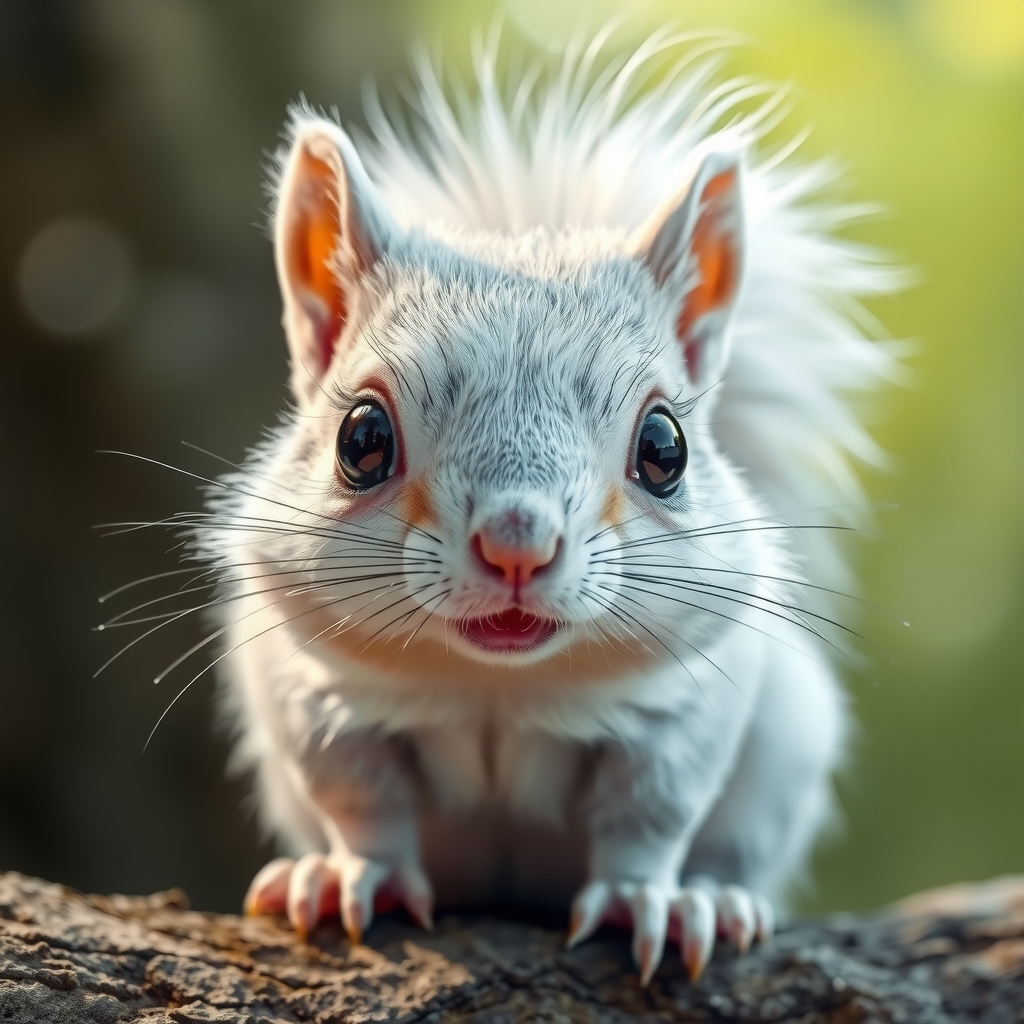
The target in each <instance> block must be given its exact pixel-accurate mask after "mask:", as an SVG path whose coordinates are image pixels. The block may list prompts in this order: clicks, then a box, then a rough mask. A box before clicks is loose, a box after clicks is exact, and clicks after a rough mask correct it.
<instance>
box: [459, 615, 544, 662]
mask: <svg viewBox="0 0 1024 1024" xmlns="http://www.w3.org/2000/svg"><path fill="white" fill-rule="evenodd" d="M459 632H460V633H461V634H462V636H463V637H465V639H466V640H468V641H469V642H470V643H471V644H474V645H475V646H477V647H481V648H483V649H484V650H485V651H492V652H499V653H500V652H505V653H509V654H511V653H519V654H521V653H522V652H524V651H532V650H533V649H534V648H535V647H540V645H541V644H542V643H544V642H545V641H546V640H550V639H551V638H552V637H553V636H554V635H555V633H557V632H558V623H557V622H556V621H555V620H554V619H545V618H542V617H541V616H539V615H533V614H532V613H530V612H525V611H523V609H522V608H506V609H505V610H504V611H501V612H497V613H496V614H494V615H485V616H483V617H482V618H479V619H463V620H462V621H461V622H460V623H459Z"/></svg>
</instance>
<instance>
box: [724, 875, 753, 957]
mask: <svg viewBox="0 0 1024 1024" xmlns="http://www.w3.org/2000/svg"><path fill="white" fill-rule="evenodd" d="M718 915H719V918H720V919H721V922H722V927H723V930H724V931H725V934H726V935H728V936H729V938H730V939H732V941H733V943H734V944H735V946H736V949H737V950H739V952H740V953H741V954H742V953H746V952H747V950H749V949H750V944H751V942H752V941H753V939H754V931H755V914H754V902H753V900H752V899H751V897H750V895H749V893H747V892H746V890H744V889H741V888H739V886H735V885H729V886H726V887H725V888H723V889H722V890H721V892H720V893H719V894H718Z"/></svg>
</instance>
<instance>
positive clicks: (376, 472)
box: [338, 402, 395, 487]
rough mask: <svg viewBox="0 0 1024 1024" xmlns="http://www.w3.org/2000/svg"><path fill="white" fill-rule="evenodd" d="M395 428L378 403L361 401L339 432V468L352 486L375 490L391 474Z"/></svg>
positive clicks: (393, 459) (393, 458) (393, 460)
mask: <svg viewBox="0 0 1024 1024" xmlns="http://www.w3.org/2000/svg"><path fill="white" fill-rule="evenodd" d="M394 462H395V428H394V427H392V426H391V420H390V419H388V414H387V413H386V412H385V411H384V410H383V409H382V408H381V407H380V406H379V405H378V404H377V403H376V402H360V404H359V405H357V406H356V407H355V408H354V409H353V410H352V411H351V412H350V413H349V414H348V415H347V416H346V417H345V419H344V421H343V422H342V424H341V430H339V431H338V465H339V466H341V471H342V473H344V474H345V479H346V480H348V482H349V483H350V484H352V486H353V487H376V486H377V484H380V483H383V482H384V481H385V480H387V478H388V477H389V476H390V475H391V470H392V467H393V466H394Z"/></svg>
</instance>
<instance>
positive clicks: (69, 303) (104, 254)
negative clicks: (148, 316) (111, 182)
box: [17, 217, 131, 338]
mask: <svg viewBox="0 0 1024 1024" xmlns="http://www.w3.org/2000/svg"><path fill="white" fill-rule="evenodd" d="M17 283H18V291H19V293H20V295H21V300H22V302H23V303H24V306H25V309H26V311H27V312H28V314H29V316H30V317H31V318H32V320H33V321H34V322H35V323H36V324H37V325H38V326H39V327H41V328H42V329H43V330H44V331H46V332H48V333H49V334H54V335H58V336H60V337H65V338H83V337H87V336H89V335H92V334H95V333H96V332H98V331H100V330H101V329H102V328H104V327H106V326H108V325H109V324H110V323H111V322H112V321H113V320H114V319H115V318H116V317H117V315H118V313H119V312H120V311H121V309H122V308H123V306H124V304H125V302H126V300H127V298H128V294H129V292H130V290H131V257H130V254H129V250H128V245H127V243H126V242H125V240H124V238H123V237H122V235H121V234H120V232H119V231H117V229H116V228H114V227H112V226H111V225H109V224H106V223H104V222H103V221H100V220H96V219H93V218H90V217H69V218H64V219H61V220H55V221H51V222H50V223H49V224H47V225H46V226H45V227H44V228H42V230H41V231H39V232H38V233H37V234H36V235H35V237H34V238H33V239H32V240H31V241H30V242H29V244H28V246H27V247H26V248H25V252H24V253H23V255H22V257H21V263H20V265H19V267H18V277H17Z"/></svg>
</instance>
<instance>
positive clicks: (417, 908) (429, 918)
mask: <svg viewBox="0 0 1024 1024" xmlns="http://www.w3.org/2000/svg"><path fill="white" fill-rule="evenodd" d="M430 902H431V901H430V898H429V897H425V896H416V897H413V896H410V897H409V898H408V899H407V900H406V901H405V906H406V909H407V910H408V911H409V914H410V915H411V916H412V919H413V920H414V921H415V922H416V923H417V924H418V925H419V926H420V927H421V928H423V929H424V930H425V931H428V932H432V931H433V930H434V917H433V915H432V914H431V912H430Z"/></svg>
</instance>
